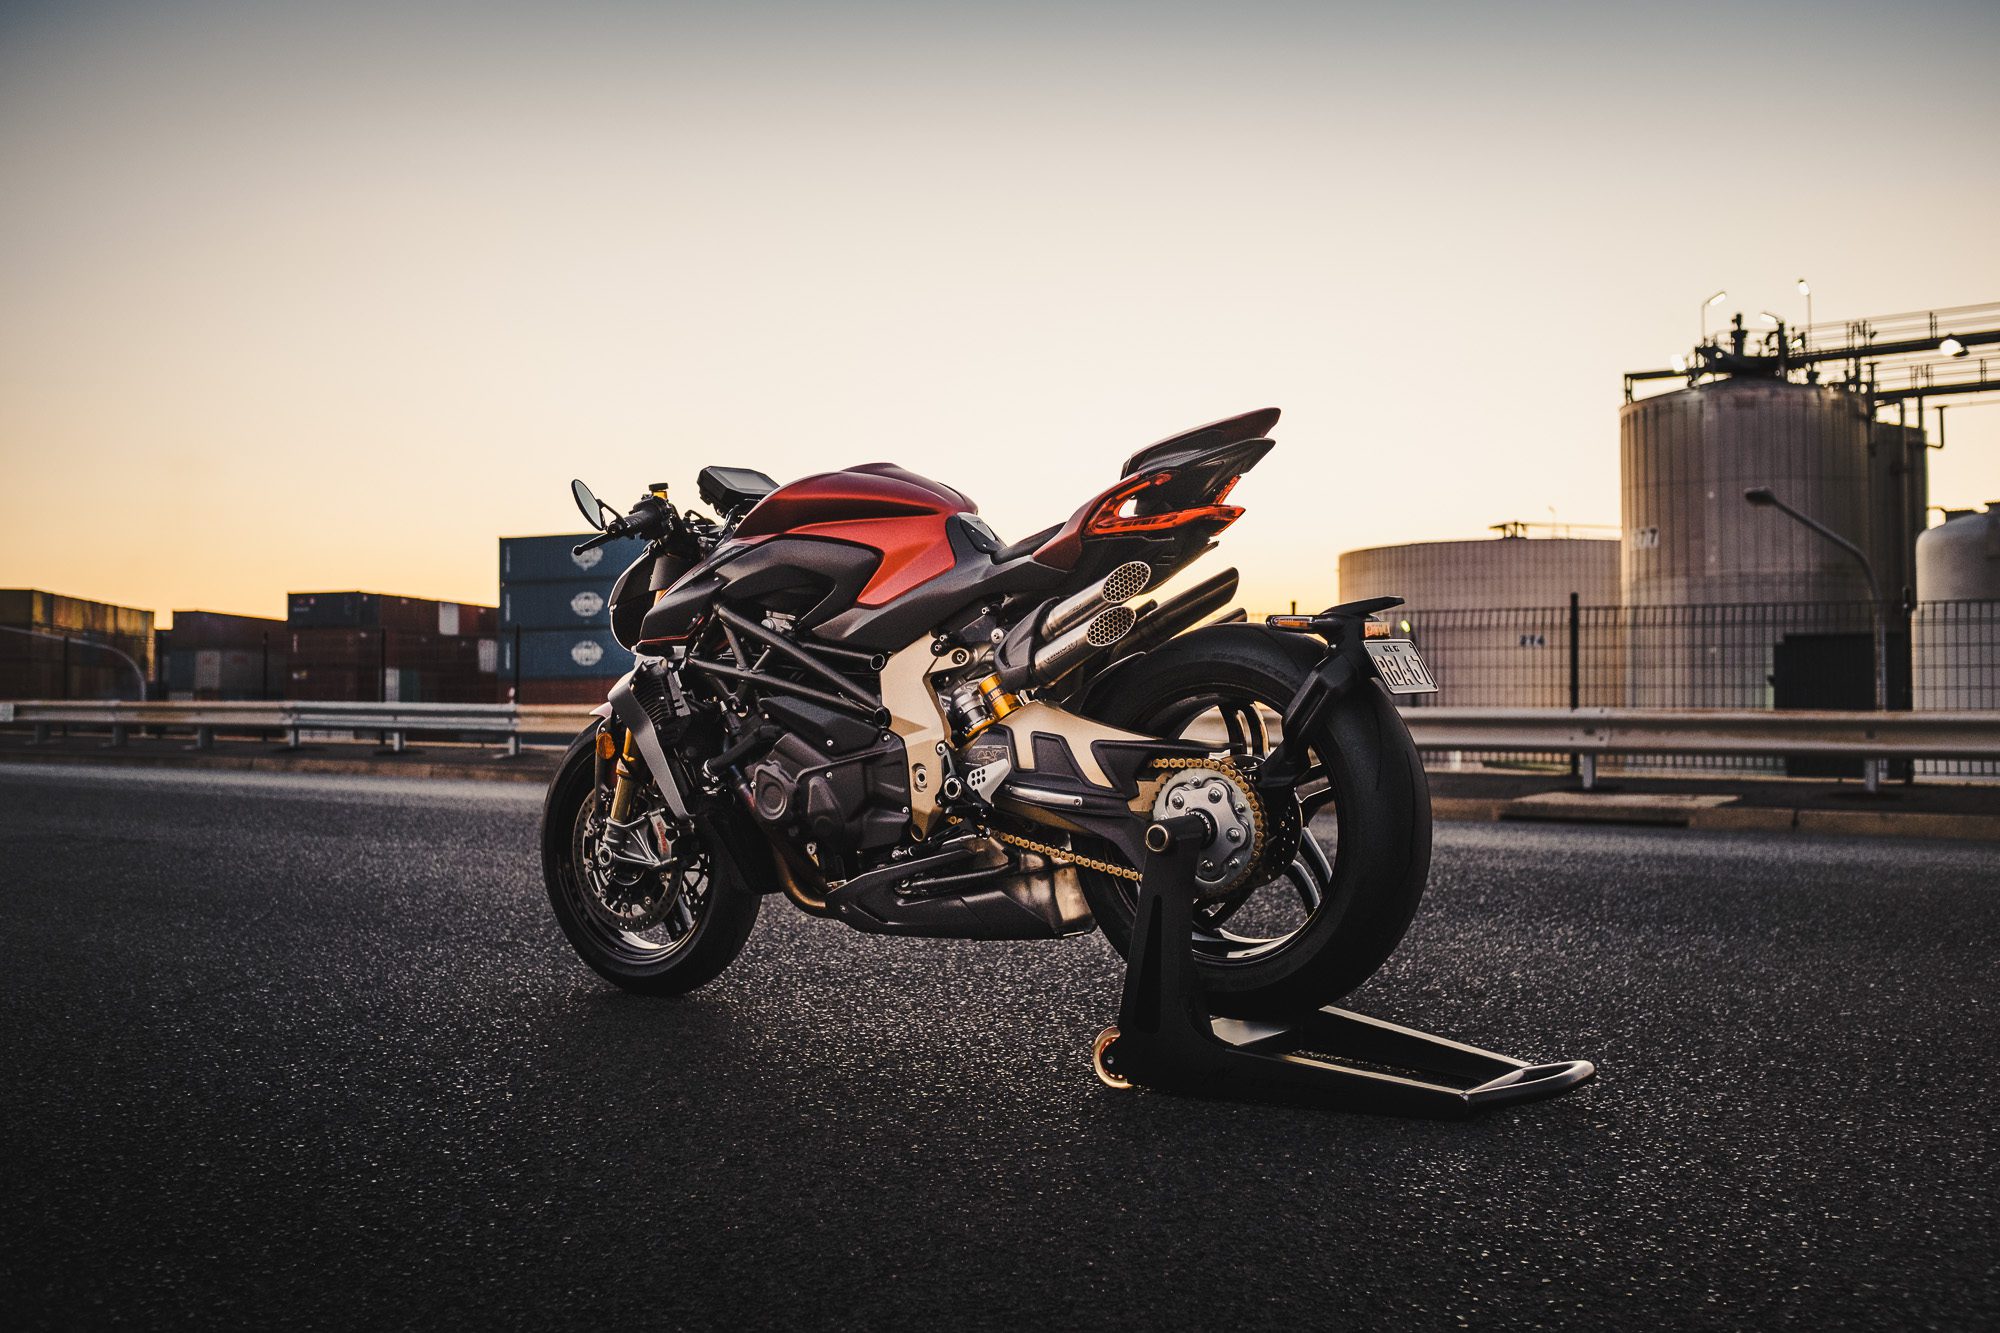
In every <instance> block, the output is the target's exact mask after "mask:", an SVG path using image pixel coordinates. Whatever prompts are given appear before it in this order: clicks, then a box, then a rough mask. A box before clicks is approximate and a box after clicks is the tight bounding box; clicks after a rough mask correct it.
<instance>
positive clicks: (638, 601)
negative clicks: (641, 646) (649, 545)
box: [611, 550, 653, 648]
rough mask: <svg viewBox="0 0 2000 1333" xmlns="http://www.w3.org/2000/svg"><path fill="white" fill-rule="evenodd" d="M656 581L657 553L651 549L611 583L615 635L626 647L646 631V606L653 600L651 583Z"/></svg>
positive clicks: (612, 620) (613, 635)
mask: <svg viewBox="0 0 2000 1333" xmlns="http://www.w3.org/2000/svg"><path fill="white" fill-rule="evenodd" d="M652 581H653V553H652V551H651V550H648V551H647V552H646V553H645V554H644V555H642V556H640V557H639V558H638V559H637V560H634V561H633V562H632V563H631V564H629V565H627V566H626V567H625V572H624V573H623V574H620V575H619V576H618V582H616V583H614V584H612V585H611V637H612V638H614V639H616V640H618V642H619V644H620V646H622V647H625V648H630V647H631V646H632V645H633V644H635V643H637V642H639V640H640V639H641V638H642V637H643V636H644V634H645V629H644V626H645V621H646V608H648V607H650V606H651V605H652V604H653V591H652V589H651V588H649V587H648V586H647V585H648V584H650V583H651V582H652Z"/></svg>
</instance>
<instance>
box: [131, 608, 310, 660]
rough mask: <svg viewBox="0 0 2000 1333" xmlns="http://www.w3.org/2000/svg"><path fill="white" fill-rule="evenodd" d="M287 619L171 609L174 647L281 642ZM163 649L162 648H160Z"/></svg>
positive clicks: (239, 646) (255, 645)
mask: <svg viewBox="0 0 2000 1333" xmlns="http://www.w3.org/2000/svg"><path fill="white" fill-rule="evenodd" d="M287 629H288V626H287V624H286V622H284V621H282V620H276V619H273V618H271V617H268V616H239V615H234V614H232V613H230V612H227V611H176V612H174V627H173V629H172V630H171V631H166V632H171V633H172V634H173V636H174V641H173V646H174V647H175V648H176V649H181V650H187V649H200V648H220V649H231V648H236V649H250V648H259V649H261V648H262V647H263V646H264V644H265V643H266V642H270V643H274V644H282V643H283V642H284V640H285V633H286V631H287ZM162 651H164V649H163V650H162Z"/></svg>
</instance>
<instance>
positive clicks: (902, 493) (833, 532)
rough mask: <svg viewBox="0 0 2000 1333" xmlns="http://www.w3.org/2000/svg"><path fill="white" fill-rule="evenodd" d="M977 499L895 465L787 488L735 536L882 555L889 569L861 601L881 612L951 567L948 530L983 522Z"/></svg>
mask: <svg viewBox="0 0 2000 1333" xmlns="http://www.w3.org/2000/svg"><path fill="white" fill-rule="evenodd" d="M978 512H979V506H978V505H976V504H974V503H973V502H972V500H971V498H970V497H968V496H966V495H963V494H961V493H960V492H958V491H955V490H953V489H952V488H951V487H949V486H946V485H944V484H942V483H940V482H935V481H931V480H930V479H929V478H927V477H920V476H918V475H917V474H916V473H914V472H909V471H906V470H905V469H903V468H899V467H897V466H896V465H895V464H894V463H865V464H863V465H861V466H860V467H851V468H848V469H846V470H844V471H841V472H821V473H819V474H817V475H815V476H811V477H802V478H800V479H799V480H798V481H795V482H792V483H791V484H790V485H787V486H780V487H779V488H778V489H777V490H775V491H772V492H771V493H770V494H769V495H767V496H765V497H764V498H763V499H762V500H759V501H758V502H757V507H756V508H755V509H752V510H751V511H750V512H749V513H748V514H746V515H744V518H743V521H742V523H740V524H738V525H737V528H736V532H735V535H736V536H737V537H743V538H756V537H774V536H777V535H778V534H780V533H790V534H794V535H797V536H805V537H826V538H829V539H831V540H834V541H844V542H852V543H854V544H856V545H858V546H867V547H871V548H872V549H874V550H877V551H880V552H881V553H882V563H881V565H880V566H879V567H877V569H876V570H875V575H874V577H873V578H871V579H870V580H869V581H868V586H867V587H865V588H863V589H862V590H861V595H860V597H859V598H858V599H857V601H858V602H859V604H860V605H862V606H881V605H882V604H884V603H885V602H890V601H893V600H895V599H896V598H898V597H900V596H902V595H903V594H904V593H906V592H908V591H909V590H910V589H912V588H914V587H916V586H918V585H919V584H921V583H924V582H926V581H927V580H930V579H934V578H936V577H937V576H938V575H940V574H942V573H944V572H945V571H946V570H948V569H950V568H951V567H952V563H953V556H952V550H951V539H950V538H949V537H948V536H947V535H946V534H945V523H946V521H947V520H948V519H949V518H950V517H951V515H953V514H976V513H978Z"/></svg>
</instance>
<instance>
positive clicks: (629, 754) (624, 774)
mask: <svg viewBox="0 0 2000 1333" xmlns="http://www.w3.org/2000/svg"><path fill="white" fill-rule="evenodd" d="M610 741H611V738H610V737H609V736H601V737H599V739H598V744H600V745H604V744H606V743H608V742H610ZM638 757H639V751H638V750H637V749H636V748H634V746H633V744H632V733H631V732H630V731H627V732H626V733H625V755H624V757H623V758H622V759H620V760H619V761H618V782H617V785H616V786H614V787H613V788H612V789H611V822H612V823H614V824H623V823H625V822H626V821H627V820H629V819H631V818H632V796H633V793H634V792H636V791H637V790H638V786H639V784H638V783H636V782H634V781H633V780H632V770H631V768H630V767H628V765H630V764H631V763H632V762H633V761H634V760H636V759H638Z"/></svg>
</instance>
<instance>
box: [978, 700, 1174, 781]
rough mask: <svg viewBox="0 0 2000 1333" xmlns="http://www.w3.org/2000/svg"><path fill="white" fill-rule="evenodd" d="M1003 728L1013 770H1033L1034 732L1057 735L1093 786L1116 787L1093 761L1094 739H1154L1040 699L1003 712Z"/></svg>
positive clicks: (1155, 740)
mask: <svg viewBox="0 0 2000 1333" xmlns="http://www.w3.org/2000/svg"><path fill="white" fill-rule="evenodd" d="M1000 725H1001V726H1002V727H1005V728H1006V729H1007V734H1008V737H1009V739H1011V740H1012V741H1013V749H1014V771H1015V772H1017V773H1032V772H1034V771H1035V741H1034V738H1035V735H1036V733H1038V732H1039V733H1040V734H1042V735H1044V736H1060V737H1061V738H1062V739H1063V741H1064V742H1065V743H1067V744H1068V746H1069V753H1070V758H1071V759H1072V760H1074V761H1075V763H1076V768H1077V772H1079V773H1081V774H1082V775H1083V780H1084V781H1085V782H1088V783H1089V784H1090V785H1091V786H1093V787H1103V788H1106V789H1107V790H1116V787H1115V784H1113V783H1112V781H1111V778H1110V776H1109V775H1107V774H1106V773H1105V771H1104V766H1103V765H1102V764H1100V763H1098V762H1097V752H1096V751H1094V750H1092V749H1091V748H1090V747H1091V744H1092V743H1093V742H1095V741H1139V742H1142V743H1146V742H1151V743H1157V738H1156V737H1153V736H1141V735H1139V734H1138V733H1136V732H1131V731H1120V730H1119V729H1118V728H1117V727H1107V726H1105V725H1104V724H1103V723H1102V722H1093V721H1091V720H1090V719H1089V718H1087V717H1078V716H1077V715H1076V714H1075V713H1071V712H1068V711H1066V710H1064V709H1061V708H1057V707H1056V706H1055V705H1054V704H1045V703H1043V702H1042V701H1041V700H1040V699H1037V700H1035V701H1034V702H1032V703H1025V704H1022V705H1021V706H1020V707H1019V708H1016V709H1014V710H1013V711H1012V712H1010V713H1009V714H1008V715H1007V720H1006V721H1005V722H1002V723H1000Z"/></svg>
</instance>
